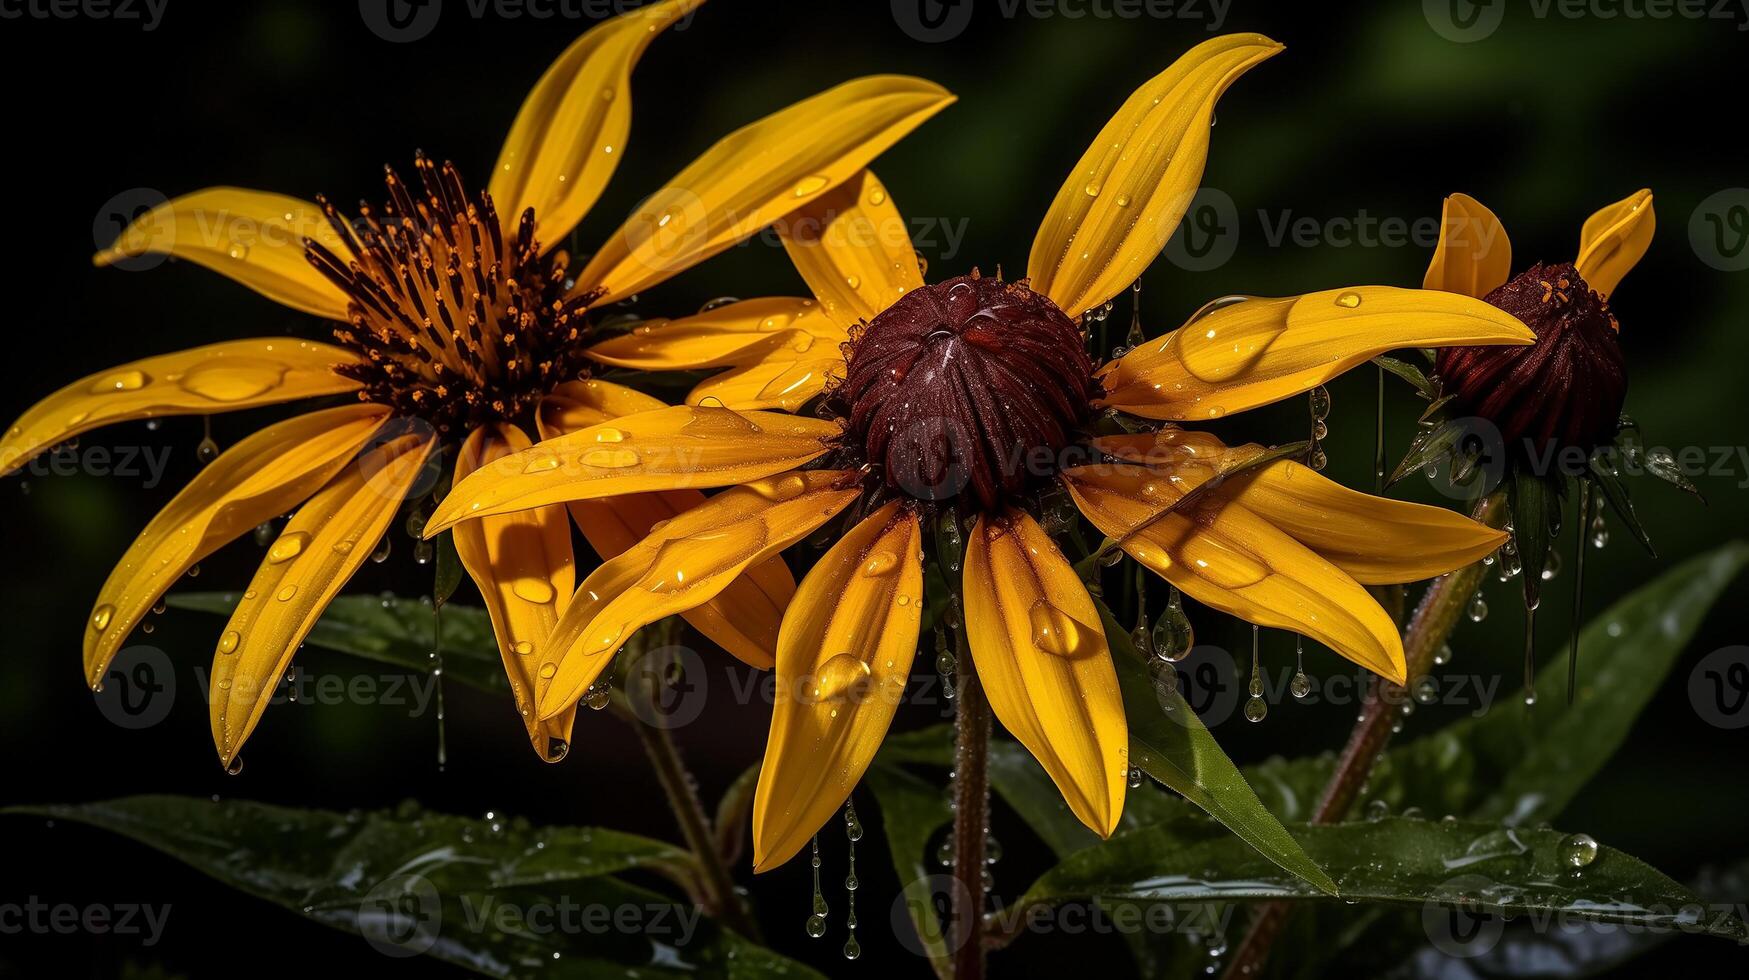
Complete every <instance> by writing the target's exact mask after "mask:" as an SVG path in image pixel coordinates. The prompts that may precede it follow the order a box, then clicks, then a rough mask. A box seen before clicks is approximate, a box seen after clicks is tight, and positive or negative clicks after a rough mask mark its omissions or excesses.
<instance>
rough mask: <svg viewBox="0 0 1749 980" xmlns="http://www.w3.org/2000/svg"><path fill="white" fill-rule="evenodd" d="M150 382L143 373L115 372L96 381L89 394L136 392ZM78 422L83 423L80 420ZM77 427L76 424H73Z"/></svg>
mask: <svg viewBox="0 0 1749 980" xmlns="http://www.w3.org/2000/svg"><path fill="white" fill-rule="evenodd" d="M150 380H152V379H151V378H150V377H149V376H147V374H146V372H144V371H117V372H115V373H114V374H106V375H104V376H103V377H101V378H99V379H97V381H96V383H94V384H92V386H91V393H92V394H94V395H102V394H106V393H108V392H111V391H138V390H139V389H141V388H144V387H145V386H146V382H148V381H150ZM80 421H84V420H83V419H81V420H80ZM73 424H74V425H77V424H78V423H77V422H75V423H73Z"/></svg>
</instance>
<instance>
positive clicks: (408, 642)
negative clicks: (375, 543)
mask: <svg viewBox="0 0 1749 980" xmlns="http://www.w3.org/2000/svg"><path fill="white" fill-rule="evenodd" d="M237 599H238V595H237V593H235V592H182V593H173V594H171V595H170V596H169V597H168V598H167V599H166V602H168V603H169V605H170V606H172V607H173V608H176V609H191V610H194V611H197V612H208V613H213V614H215V615H219V616H229V615H230V614H231V610H232V609H234V608H235V607H236V605H237ZM436 625H437V615H436V611H435V610H433V609H432V608H431V606H429V605H427V604H426V603H424V602H421V601H416V600H412V599H397V598H394V597H393V596H387V595H385V596H383V597H380V598H378V597H373V596H358V595H347V596H340V597H338V598H336V599H335V600H334V601H333V602H332V603H330V604H329V605H328V608H327V610H326V611H324V612H323V613H322V618H321V619H320V620H318V621H317V622H316V625H315V627H313V628H312V629H311V630H310V636H309V640H308V642H309V643H310V645H312V646H317V647H321V648H322V649H324V650H334V651H338V652H340V653H347V654H351V655H353V656H355V657H363V658H365V659H367V660H375V661H377V662H378V663H385V664H394V665H395V666H397V667H405V668H407V669H409V670H414V671H419V672H421V673H425V672H429V671H430V670H431V651H432V648H433V645H434V643H435V640H436ZM443 674H444V677H446V678H448V679H450V680H455V681H460V682H461V683H463V684H466V685H468V686H469V687H476V688H479V689H481V690H484V691H491V692H493V693H495V694H507V693H509V691H510V682H509V681H508V680H506V679H505V677H504V664H503V661H502V660H500V659H499V656H498V641H497V640H496V639H495V638H494V637H493V635H492V621H491V620H490V619H489V618H488V617H487V616H486V611H485V610H483V609H476V608H474V607H472V606H446V607H445V608H444V610H443Z"/></svg>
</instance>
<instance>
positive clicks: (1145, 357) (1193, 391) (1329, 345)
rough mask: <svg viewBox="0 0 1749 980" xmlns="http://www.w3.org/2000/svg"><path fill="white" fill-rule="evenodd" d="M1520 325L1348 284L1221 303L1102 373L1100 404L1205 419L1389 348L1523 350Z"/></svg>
mask: <svg viewBox="0 0 1749 980" xmlns="http://www.w3.org/2000/svg"><path fill="white" fill-rule="evenodd" d="M1535 340H1536V335H1535V334H1533V333H1531V331H1530V328H1528V327H1526V326H1525V325H1524V324H1523V323H1521V322H1519V321H1518V319H1517V318H1515V317H1513V316H1511V315H1510V314H1507V313H1504V312H1501V311H1500V310H1497V309H1495V308H1494V307H1492V306H1489V305H1488V304H1487V303H1484V302H1482V301H1481V300H1478V299H1472V298H1470V297H1468V296H1463V295H1460V294H1458V293H1448V292H1444V291H1441V290H1434V289H1396V288H1393V287H1391V286H1353V287H1350V288H1347V289H1328V290H1325V291H1323V292H1319V293H1307V294H1305V295H1304V296H1292V297H1286V298H1282V299H1252V300H1246V301H1245V302H1242V303H1234V304H1232V305H1229V306H1223V307H1221V308H1219V309H1217V310H1215V311H1214V312H1212V313H1209V314H1208V315H1207V316H1204V317H1202V318H1201V319H1199V320H1193V321H1192V322H1190V323H1188V324H1186V325H1184V326H1183V327H1180V328H1179V329H1177V330H1174V331H1172V332H1171V333H1169V334H1167V335H1166V336H1165V337H1162V338H1160V339H1159V340H1156V341H1151V342H1149V343H1147V344H1144V345H1142V346H1140V347H1138V348H1136V349H1135V350H1133V351H1131V352H1130V353H1128V354H1126V355H1124V356H1123V357H1122V358H1120V359H1119V360H1117V361H1115V362H1113V363H1111V364H1109V365H1107V366H1106V368H1105V372H1104V376H1103V379H1102V380H1103V381H1104V384H1105V391H1106V395H1105V398H1104V399H1103V400H1102V401H1101V402H1100V404H1102V405H1105V406H1108V407H1111V408H1117V409H1121V410H1122V411H1125V412H1128V413H1130V414H1132V415H1140V416H1143V417H1145V418H1151V419H1180V420H1182V419H1212V418H1220V417H1221V416H1224V415H1231V414H1233V413H1234V412H1242V411H1244V410H1245V409H1248V408H1256V407H1257V406H1259V405H1267V404H1269V403H1270V402H1276V401H1280V400H1281V399H1283V398H1290V397H1292V396H1294V395H1297V394H1300V393H1302V392H1304V391H1307V390H1309V389H1311V388H1314V387H1317V386H1318V385H1321V384H1323V383H1324V382H1326V381H1329V380H1330V379H1331V378H1334V377H1336V376H1337V375H1339V374H1341V373H1342V372H1344V371H1346V370H1348V369H1349V368H1351V367H1354V366H1355V365H1357V364H1360V363H1362V362H1364V361H1366V360H1367V359H1368V358H1371V357H1374V356H1376V355H1378V354H1383V353H1385V352H1386V351H1390V350H1395V349H1397V348H1399V347H1448V346H1449V347H1464V346H1472V345H1476V344H1511V345H1517V346H1523V345H1528V344H1531V343H1533V342H1535Z"/></svg>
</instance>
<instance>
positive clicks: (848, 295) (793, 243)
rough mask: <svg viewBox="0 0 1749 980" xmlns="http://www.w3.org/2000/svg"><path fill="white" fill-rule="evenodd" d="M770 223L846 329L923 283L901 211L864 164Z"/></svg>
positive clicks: (822, 301)
mask: <svg viewBox="0 0 1749 980" xmlns="http://www.w3.org/2000/svg"><path fill="white" fill-rule="evenodd" d="M777 227H778V232H779V234H780V236H781V238H782V239H783V247H784V250H785V251H787V252H789V257H790V261H791V262H793V263H795V267H796V271H797V272H800V273H801V274H802V279H803V280H804V281H805V282H807V284H808V288H809V289H811V290H813V291H814V295H815V296H816V297H817V298H818V299H819V300H820V305H821V306H822V307H824V308H825V311H826V315H827V316H829V317H831V318H832V319H833V321H834V322H836V323H837V324H838V325H839V326H840V327H842V328H844V329H845V330H846V331H848V330H849V329H850V328H851V327H853V326H855V325H856V324H857V323H858V322H859V321H864V320H872V319H874V318H875V316H877V315H878V314H880V313H881V312H882V311H883V310H885V309H886V308H887V307H889V306H891V305H893V303H894V301H896V300H897V299H898V298H899V297H901V296H903V295H905V294H906V293H908V292H910V291H911V290H913V289H917V288H919V287H921V286H922V285H923V271H922V269H920V268H919V267H918V265H917V249H916V248H915V247H913V246H912V244H911V233H910V230H909V229H908V228H907V227H906V225H905V216H904V215H902V214H900V213H899V209H898V207H897V206H895V205H894V204H893V199H892V196H891V195H889V194H888V193H887V189H886V187H885V186H884V185H882V184H881V182H880V180H879V179H878V178H877V177H875V175H874V174H873V173H872V172H870V171H867V170H864V171H863V172H862V173H860V174H857V175H856V176H854V177H852V178H850V179H849V180H847V181H845V182H844V183H842V184H840V185H838V186H837V187H835V188H833V189H832V190H831V191H828V192H827V193H825V194H822V195H820V196H819V197H817V198H815V199H814V200H813V201H811V202H809V203H808V204H807V205H806V206H805V207H802V208H801V209H799V210H797V211H795V212H793V213H791V214H789V215H786V216H785V217H784V218H783V220H782V221H780V222H779V223H778V226H777Z"/></svg>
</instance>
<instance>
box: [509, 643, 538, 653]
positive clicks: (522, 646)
mask: <svg viewBox="0 0 1749 980" xmlns="http://www.w3.org/2000/svg"><path fill="white" fill-rule="evenodd" d="M510 649H512V650H515V651H516V653H517V655H518V656H522V657H526V656H528V655H529V654H531V653H533V652H534V644H533V643H532V642H530V641H528V640H517V641H516V644H515V645H514V646H512V647H511V648H510Z"/></svg>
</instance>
